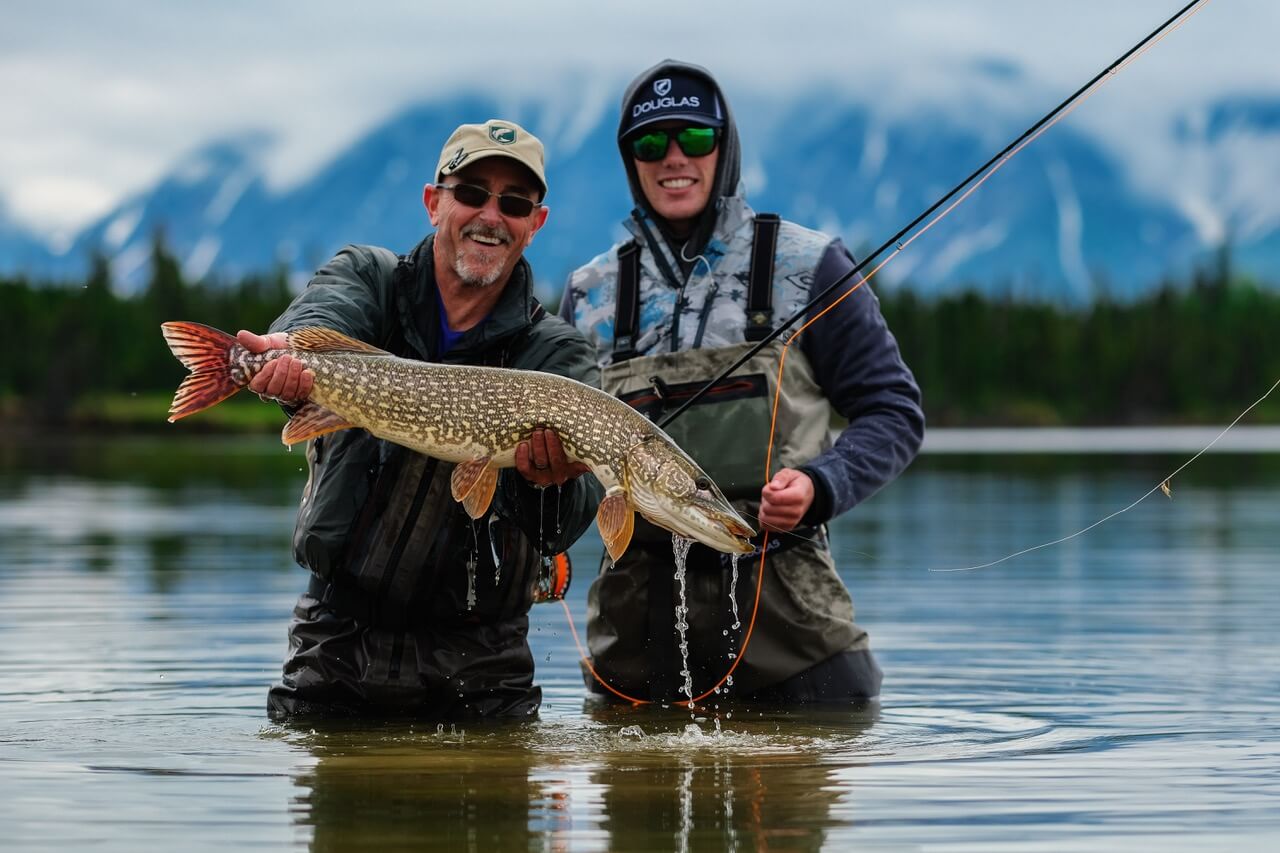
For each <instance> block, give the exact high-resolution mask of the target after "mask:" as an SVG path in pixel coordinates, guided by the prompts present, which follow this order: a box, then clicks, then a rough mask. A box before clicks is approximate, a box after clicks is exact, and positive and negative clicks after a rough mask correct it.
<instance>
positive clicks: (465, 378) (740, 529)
mask: <svg viewBox="0 0 1280 853" xmlns="http://www.w3.org/2000/svg"><path fill="white" fill-rule="evenodd" d="M162 329H163V331H164V338H165V341H166V342H167V343H168V344H169V349H170V350H172V351H173V354H174V355H175V356H176V357H177V359H178V360H179V361H181V362H182V364H183V366H185V367H186V368H187V369H188V370H190V371H191V373H190V374H189V375H188V376H187V377H186V378H185V379H184V380H183V381H182V384H181V385H179V386H178V390H177V393H176V394H175V395H174V398H173V404H172V405H171V406H170V407H169V421H170V423H172V422H173V421H176V420H178V419H179V418H184V417H186V416H187V415H190V414H194V413H195V412H199V411H201V410H203V409H207V408H209V407H210V406H213V405H215V404H216V403H219V402H221V401H222V400H225V399H226V398H227V397H230V396H231V395H232V394H235V393H236V392H237V391H239V390H240V389H242V388H244V387H245V386H247V385H248V384H249V382H250V380H252V379H253V377H254V375H256V374H257V373H258V371H260V370H261V369H262V368H263V366H264V365H266V364H267V362H269V361H271V360H273V359H276V358H279V357H280V356H282V355H285V354H288V355H291V356H293V357H294V358H296V359H298V360H299V361H300V362H302V364H303V365H304V366H305V367H306V368H307V369H308V370H310V371H311V372H312V374H314V376H315V381H314V385H313V387H312V390H311V394H310V395H309V397H308V398H307V400H306V402H305V403H303V405H302V407H301V408H299V409H298V410H297V411H296V412H295V413H294V414H293V416H292V417H291V418H290V419H289V422H288V423H287V424H286V425H285V427H284V430H283V432H282V433H281V440H282V441H283V442H284V443H285V444H286V445H293V444H297V443H299V442H302V441H306V440H308V439H311V438H315V437H317V436H321V435H324V434H326V433H331V432H336V431H338V430H343V429H352V428H358V429H364V430H367V431H368V432H370V433H371V434H373V435H375V436H377V437H378V438H382V439H386V440H387V441H391V442H394V443H396V444H401V445H404V446H405V447H408V448H410V449H411V450H416V451H417V452H419V453H423V454H425V455H427V456H433V457H435V458H437V459H442V460H444V461H446V462H453V463H455V466H454V469H453V473H452V475H451V476H452V479H451V480H450V487H451V490H452V494H453V497H454V499H455V500H457V501H460V502H461V503H462V505H463V507H464V508H465V509H466V511H467V513H468V514H469V515H470V516H471V517H472V518H480V517H481V516H483V515H484V514H485V513H486V512H488V510H489V504H490V503H491V502H492V500H493V493H494V489H495V488H496V486H497V483H498V470H499V469H500V468H511V467H514V466H515V452H516V445H518V444H519V443H520V442H521V441H524V440H525V439H527V438H529V436H530V435H531V434H532V432H533V430H534V429H535V428H537V427H547V428H550V429H554V430H555V431H556V433H557V434H558V435H559V437H560V441H561V443H562V444H563V445H564V450H565V455H566V456H567V457H568V458H569V459H570V460H572V461H580V462H583V463H585V464H586V465H587V466H588V467H589V468H590V469H591V473H593V474H594V475H595V476H596V478H597V479H598V480H599V481H600V483H601V485H603V486H604V488H605V496H604V499H603V500H601V502H600V507H599V509H598V511H597V512H596V524H597V525H598V526H599V528H600V536H601V538H602V539H603V540H604V544H605V548H606V549H607V550H608V552H609V556H610V557H612V558H613V560H614V561H617V560H618V558H620V557H621V556H622V554H623V552H625V551H626V549H627V545H628V544H629V543H630V542H631V536H632V532H633V531H634V528H635V513H636V512H639V513H640V514H641V515H642V516H644V517H645V518H647V519H648V520H649V521H651V522H653V523H654V524H656V525H658V526H659V527H662V528H664V529H666V530H668V531H670V532H672V533H675V534H677V535H679V536H683V537H685V538H688V539H695V540H697V541H699V542H701V543H703V544H704V545H707V546H709V547H711V548H714V549H716V550H718V551H723V552H725V553H729V554H735V553H736V554H748V553H750V552H751V551H752V550H754V546H753V545H752V544H751V542H750V538H751V537H752V536H753V535H755V531H753V530H752V529H751V526H750V525H748V524H747V522H746V521H744V520H743V518H742V517H741V516H740V515H739V514H738V512H737V511H736V510H735V509H734V508H733V506H732V505H731V504H730V503H729V502H728V501H727V500H726V499H725V497H724V495H723V494H722V493H721V492H720V489H719V488H718V487H717V486H716V484H715V483H714V482H712V481H711V478H710V477H708V476H707V475H706V474H705V473H703V471H702V469H701V468H699V467H698V465H697V463H696V462H694V461H693V460H692V459H691V458H690V457H689V455H688V454H687V453H685V452H684V451H683V450H681V449H680V447H679V446H677V445H676V443H675V442H674V441H672V440H671V438H670V436H668V435H667V434H666V433H665V432H663V431H662V430H661V429H660V428H659V427H658V426H657V425H655V424H653V423H652V422H650V421H649V420H648V419H647V418H646V417H644V416H643V415H641V414H640V413H639V412H637V411H636V410H635V409H633V408H631V407H630V406H628V405H627V404H626V403H624V402H622V401H621V400H618V399H617V398H616V397H614V396H612V395H611V394H607V393H605V392H604V391H601V390H600V389H598V388H592V387H591V386H590V385H586V384H584V383H582V382H578V381H577V380H574V379H569V378H568V377H564V376H558V375H556V374H552V373H542V372H539V371H533V370H511V369H507V368H500V367H473V366H462V365H448V364H435V363H430V362H424V361H416V360H413V359H407V358H400V357H397V356H395V355H392V354H391V353H389V352H386V351H385V350H381V349H378V348H377V347H375V346H372V345H371V344H367V343H365V342H363V341H359V340H356V339H354V338H351V337H348V336H346V335H343V334H341V333H339V332H336V331H334V330H332V329H323V328H315V327H312V328H306V329H297V330H295V331H292V332H289V333H288V341H287V347H286V348H284V349H273V350H268V351H266V352H263V353H251V352H249V351H248V350H247V349H245V348H244V347H243V346H241V345H240V344H239V343H237V342H236V339H235V338H233V337H232V336H231V335H228V334H226V333H225V332H222V331H219V330H218V329H214V328H211V327H209V326H205V325H201V324H199V323H186V322H177V323H164V324H162Z"/></svg>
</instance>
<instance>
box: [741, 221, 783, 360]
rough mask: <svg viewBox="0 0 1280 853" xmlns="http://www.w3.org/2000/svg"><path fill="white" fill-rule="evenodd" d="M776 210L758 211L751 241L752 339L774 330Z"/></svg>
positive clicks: (749, 320)
mask: <svg viewBox="0 0 1280 853" xmlns="http://www.w3.org/2000/svg"><path fill="white" fill-rule="evenodd" d="M780 223H781V219H780V218H779V217H778V214H776V213H757V214H756V222H755V235H754V237H753V238H752V241H751V269H750V271H749V272H748V273H747V328H746V330H745V331H744V335H745V336H746V339H747V340H748V341H760V340H764V339H765V338H766V337H767V336H768V335H769V333H770V332H772V331H773V265H774V255H775V253H776V252H777V250H778V228H779V225H780Z"/></svg>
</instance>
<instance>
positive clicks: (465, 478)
mask: <svg viewBox="0 0 1280 853" xmlns="http://www.w3.org/2000/svg"><path fill="white" fill-rule="evenodd" d="M497 488H498V469H497V468H495V467H493V466H492V465H490V464H489V457H488V456H485V457H482V458H480V459H472V460H471V461H470V462H459V463H458V464H457V465H456V466H454V469H453V474H452V475H451V476H450V479H449V489H450V491H452V492H453V499H454V500H455V501H462V506H463V508H464V509H465V510H466V511H467V515H469V516H471V517H472V518H479V517H480V516H482V515H484V514H485V513H486V512H488V511H489V504H491V503H493V493H494V491H495V490H496V489H497Z"/></svg>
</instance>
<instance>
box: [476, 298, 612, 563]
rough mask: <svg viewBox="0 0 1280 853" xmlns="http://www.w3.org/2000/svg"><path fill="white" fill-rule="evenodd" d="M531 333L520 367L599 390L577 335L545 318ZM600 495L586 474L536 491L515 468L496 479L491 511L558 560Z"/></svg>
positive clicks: (587, 350)
mask: <svg viewBox="0 0 1280 853" xmlns="http://www.w3.org/2000/svg"><path fill="white" fill-rule="evenodd" d="M535 328H536V330H537V331H536V333H535V335H536V338H537V340H536V342H535V343H533V344H532V345H531V346H530V348H529V351H528V352H527V353H526V356H527V358H521V359H520V360H519V366H520V367H522V368H528V369H530V370H541V371H545V372H547V373H555V374H559V375H560V376H568V377H569V378H570V379H577V380H578V381H579V382H585V383H586V384H588V385H591V386H592V387H594V388H599V387H600V370H599V368H598V367H596V357H595V349H594V348H593V347H592V346H591V344H589V343H588V342H587V340H586V338H584V337H583V336H582V334H581V333H580V332H578V330H577V329H575V328H573V327H572V326H571V325H569V324H568V323H565V322H563V321H562V320H560V319H559V318H558V317H550V316H548V317H544V318H543V320H542V321H541V322H540V323H538V325H537V326H536V327H535ZM603 495H604V489H603V487H602V486H601V485H600V482H599V481H598V480H596V478H595V477H594V476H593V475H591V474H583V475H582V476H580V477H577V478H576V479H573V480H570V481H569V482H567V483H565V484H564V485H563V486H561V487H560V488H559V489H557V488H554V487H551V488H546V489H539V488H536V487H535V486H533V485H532V484H530V483H529V481H528V480H526V479H525V478H524V477H522V476H520V474H519V473H518V472H517V471H516V470H515V469H514V468H507V469H504V470H503V471H502V474H501V475H500V477H499V479H498V491H497V494H496V495H495V501H494V502H495V508H496V509H497V511H498V513H499V514H501V515H504V516H506V517H507V518H508V519H510V520H511V521H513V522H515V523H516V524H518V525H519V526H520V528H521V529H522V530H523V531H524V532H525V535H527V536H528V537H529V538H530V539H531V540H532V541H534V542H537V543H538V544H539V546H540V547H541V548H542V552H543V553H544V554H558V553H560V552H561V551H565V550H567V549H568V548H569V546H570V545H572V544H573V543H574V542H576V541H577V540H578V537H580V536H581V535H582V534H583V533H584V532H586V529H587V527H588V526H590V524H591V520H592V519H593V518H594V517H595V512H596V507H597V506H598V505H599V503H600V498H601V497H602V496H603Z"/></svg>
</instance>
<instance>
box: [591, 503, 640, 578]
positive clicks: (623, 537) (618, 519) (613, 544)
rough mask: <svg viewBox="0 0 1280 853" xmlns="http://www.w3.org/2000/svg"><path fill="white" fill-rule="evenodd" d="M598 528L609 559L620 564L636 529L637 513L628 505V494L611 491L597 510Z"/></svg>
mask: <svg viewBox="0 0 1280 853" xmlns="http://www.w3.org/2000/svg"><path fill="white" fill-rule="evenodd" d="M615 488H616V487H615ZM596 526H597V527H599V528H600V538H601V539H603V540H604V547H605V550H607V551H608V552H609V558H610V559H611V560H613V561H614V562H615V563H616V562H618V560H620V559H621V558H622V555H623V554H624V553H626V550H627V546H628V545H630V544H631V534H632V533H633V532H635V528H636V513H635V510H633V509H632V508H631V504H629V503H627V495H626V492H624V491H623V490H622V489H616V491H615V490H614V489H610V490H609V493H608V494H607V495H605V498H604V500H602V501H600V508H599V509H597V510H596Z"/></svg>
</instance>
